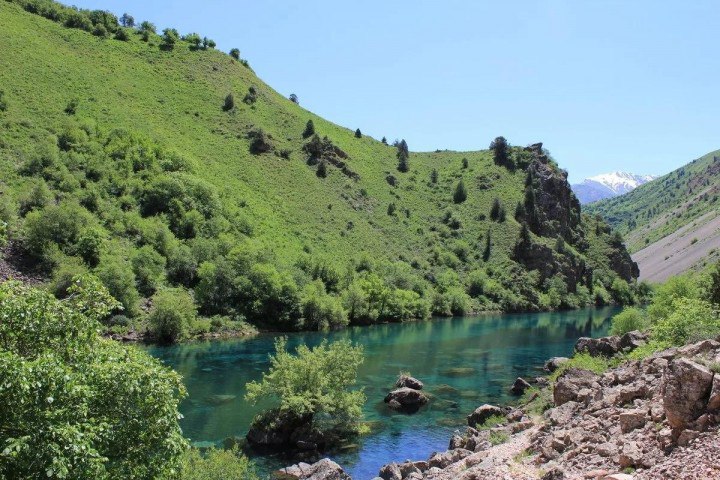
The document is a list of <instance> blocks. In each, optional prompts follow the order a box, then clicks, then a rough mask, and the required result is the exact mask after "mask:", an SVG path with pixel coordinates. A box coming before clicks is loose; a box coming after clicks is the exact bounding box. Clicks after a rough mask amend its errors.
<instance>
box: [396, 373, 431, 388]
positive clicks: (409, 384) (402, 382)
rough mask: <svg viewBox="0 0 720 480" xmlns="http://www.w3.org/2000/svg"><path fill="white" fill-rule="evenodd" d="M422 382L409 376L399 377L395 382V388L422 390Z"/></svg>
mask: <svg viewBox="0 0 720 480" xmlns="http://www.w3.org/2000/svg"><path fill="white" fill-rule="evenodd" d="M423 386H424V385H423V382H421V381H420V380H418V379H417V378H415V377H411V376H410V375H404V374H403V375H400V377H398V379H397V382H395V388H412V389H413V390H422V389H423Z"/></svg>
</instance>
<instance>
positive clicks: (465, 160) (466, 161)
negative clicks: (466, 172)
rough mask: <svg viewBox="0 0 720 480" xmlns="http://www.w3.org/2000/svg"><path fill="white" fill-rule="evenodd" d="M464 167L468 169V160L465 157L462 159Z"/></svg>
mask: <svg viewBox="0 0 720 480" xmlns="http://www.w3.org/2000/svg"><path fill="white" fill-rule="evenodd" d="M462 167H463V168H468V159H467V158H465V157H463V159H462Z"/></svg>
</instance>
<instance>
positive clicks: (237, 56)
mask: <svg viewBox="0 0 720 480" xmlns="http://www.w3.org/2000/svg"><path fill="white" fill-rule="evenodd" d="M230 56H231V57H232V58H234V59H235V60H240V49H238V48H233V49H231V50H230Z"/></svg>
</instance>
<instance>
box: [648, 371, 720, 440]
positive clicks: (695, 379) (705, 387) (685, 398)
mask: <svg viewBox="0 0 720 480" xmlns="http://www.w3.org/2000/svg"><path fill="white" fill-rule="evenodd" d="M712 387H713V372H711V371H710V369H708V368H707V367H706V366H704V365H700V364H699V363H696V362H694V361H692V360H690V359H688V358H678V359H675V360H673V361H671V362H670V363H669V364H668V366H667V368H666V369H665V373H664V375H663V380H662V387H661V388H662V396H663V406H664V408H665V416H666V418H667V420H668V423H669V424H670V426H671V427H672V428H673V429H674V430H676V431H678V430H682V429H684V428H685V427H686V426H687V424H688V423H690V422H692V421H693V420H695V419H696V418H698V417H699V416H700V415H702V414H703V413H704V412H705V410H706V408H707V404H708V400H709V399H710V393H711V391H712Z"/></svg>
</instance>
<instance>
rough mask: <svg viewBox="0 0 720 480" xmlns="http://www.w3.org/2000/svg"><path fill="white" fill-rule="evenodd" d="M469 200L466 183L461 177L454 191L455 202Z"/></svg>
mask: <svg viewBox="0 0 720 480" xmlns="http://www.w3.org/2000/svg"><path fill="white" fill-rule="evenodd" d="M465 200H467V188H466V187H465V183H464V182H463V181H462V179H460V181H459V182H458V184H457V185H455V191H454V192H453V202H455V203H463V202H464V201H465Z"/></svg>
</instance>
